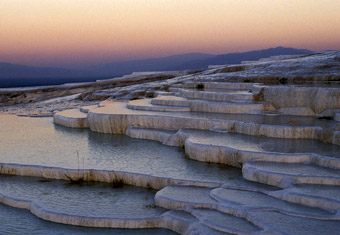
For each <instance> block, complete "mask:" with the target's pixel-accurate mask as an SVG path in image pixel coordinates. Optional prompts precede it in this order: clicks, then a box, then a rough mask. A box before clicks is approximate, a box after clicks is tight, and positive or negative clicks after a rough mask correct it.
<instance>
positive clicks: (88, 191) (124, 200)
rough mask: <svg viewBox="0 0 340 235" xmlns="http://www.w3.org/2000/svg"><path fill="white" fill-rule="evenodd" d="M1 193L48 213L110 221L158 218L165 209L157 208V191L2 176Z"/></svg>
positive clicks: (103, 184) (123, 186)
mask: <svg viewBox="0 0 340 235" xmlns="http://www.w3.org/2000/svg"><path fill="white" fill-rule="evenodd" d="M0 193H1V194H3V195H5V196H7V197H11V198H15V199H18V200H24V201H27V200H28V201H30V202H33V203H34V204H36V205H38V206H39V207H42V208H44V209H45V210H47V211H51V212H56V213H66V214H69V215H79V216H89V217H97V218H100V217H107V218H150V217H158V216H160V215H161V214H163V213H164V212H166V210H165V209H163V208H160V207H157V206H155V202H154V196H155V193H156V191H155V190H151V189H146V188H141V187H134V186H128V185H122V186H119V187H115V188H114V187H113V186H112V184H106V183H83V184H72V183H70V182H68V181H61V180H45V179H42V178H36V177H20V176H5V175H0Z"/></svg>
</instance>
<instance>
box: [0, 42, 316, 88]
mask: <svg viewBox="0 0 340 235" xmlns="http://www.w3.org/2000/svg"><path fill="white" fill-rule="evenodd" d="M310 53H313V51H310V50H305V49H295V48H285V47H276V48H269V49H265V50H255V51H248V52H242V53H229V54H221V55H211V54H203V53H188V54H181V55H173V56H167V57H162V58H150V59H140V60H132V61H122V62H112V63H105V64H100V65H93V66H88V67H86V68H83V69H77V70H73V69H65V68H56V67H35V66H27V65H19V64H10V63H2V62H0V87H18V86H40V85H58V84H63V83H70V82H90V81H95V80H97V79H105V78H112V77H117V76H122V75H126V74H130V73H132V72H146V71H171V70H197V69H206V68H208V66H209V65H222V64H239V63H241V61H249V60H258V59H260V58H268V57H270V56H277V55H297V54H310Z"/></svg>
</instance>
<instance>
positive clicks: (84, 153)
mask: <svg viewBox="0 0 340 235" xmlns="http://www.w3.org/2000/svg"><path fill="white" fill-rule="evenodd" d="M0 162H3V163H17V164H26V165H42V166H52V167H63V168H72V169H78V168H79V169H104V170H115V171H119V170H121V171H127V172H134V173H144V174H148V175H153V176H162V177H171V178H176V179H188V180H202V181H215V182H216V181H218V182H227V181H228V180H229V179H230V178H242V177H241V172H240V171H239V170H238V169H233V168H228V169H222V168H220V167H219V166H218V165H217V164H209V163H201V162H197V161H193V160H190V159H187V158H185V157H184V153H183V151H182V149H180V148H177V147H169V146H164V145H162V144H160V143H158V142H155V141H148V140H139V139H133V138H130V137H128V136H125V135H111V134H102V133H95V132H92V131H89V130H84V129H71V128H64V127H61V126H58V125H54V124H53V122H52V118H27V117H16V116H11V115H0Z"/></svg>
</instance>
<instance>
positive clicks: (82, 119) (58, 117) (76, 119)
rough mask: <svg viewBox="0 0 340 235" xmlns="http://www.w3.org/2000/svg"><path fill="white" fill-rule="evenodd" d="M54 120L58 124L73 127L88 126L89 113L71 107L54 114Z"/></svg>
mask: <svg viewBox="0 0 340 235" xmlns="http://www.w3.org/2000/svg"><path fill="white" fill-rule="evenodd" d="M53 121H54V123H56V124H59V125H62V126H66V127H73V128H88V127H89V125H88V122H87V114H86V113H83V112H81V111H80V110H78V109H69V110H64V111H61V112H57V113H55V114H54V115H53Z"/></svg>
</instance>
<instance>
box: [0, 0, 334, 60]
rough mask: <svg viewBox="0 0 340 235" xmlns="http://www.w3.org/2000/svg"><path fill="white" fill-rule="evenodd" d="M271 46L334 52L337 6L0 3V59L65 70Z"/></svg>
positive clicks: (124, 0) (285, 2)
mask: <svg viewBox="0 0 340 235" xmlns="http://www.w3.org/2000/svg"><path fill="white" fill-rule="evenodd" d="M276 46H290V47H297V48H307V49H312V50H324V49H339V50H340V1H338V0H318V1H317V0H234V1H229V0H215V1H212V0H134V1H133V0H81V1H80V0H1V1H0V61H8V62H15V63H26V64H44V65H48V64H58V65H68V64H82V63H101V62H104V61H106V60H124V59H134V58H146V57H155V56H165V55H171V54H179V53H187V52H205V53H215V54H216V53H228V52H240V51H247V50H252V49H264V48H268V47H276Z"/></svg>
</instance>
